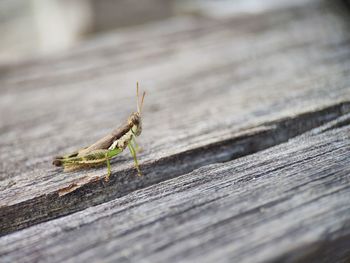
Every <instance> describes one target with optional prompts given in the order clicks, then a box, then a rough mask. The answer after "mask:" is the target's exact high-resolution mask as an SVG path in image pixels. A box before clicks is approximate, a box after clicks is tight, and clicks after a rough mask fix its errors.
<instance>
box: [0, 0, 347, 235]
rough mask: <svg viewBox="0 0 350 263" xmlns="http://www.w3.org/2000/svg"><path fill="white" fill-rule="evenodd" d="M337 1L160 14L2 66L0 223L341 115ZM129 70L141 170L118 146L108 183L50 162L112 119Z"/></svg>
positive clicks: (343, 71)
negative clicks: (218, 15)
mask: <svg viewBox="0 0 350 263" xmlns="http://www.w3.org/2000/svg"><path fill="white" fill-rule="evenodd" d="M337 7H338V6H337V5H335V3H334V2H332V3H328V2H323V1H306V3H305V5H298V6H296V7H293V6H289V7H288V8H280V9H278V10H274V11H271V12H265V13H263V14H251V15H245V16H241V15H240V16H235V17H232V18H229V19H218V20H215V19H207V18H205V17H199V18H186V17H181V18H174V19H170V20H168V21H167V22H164V23H161V24H152V25H149V26H142V27H135V28H133V29H129V30H120V31H116V32H114V33H111V34H109V35H103V36H100V37H99V38H97V39H93V40H91V41H88V42H87V43H82V44H81V45H79V46H78V47H77V48H76V49H75V50H73V51H71V52H68V53H66V54H61V55H57V56H55V57H51V58H46V59H37V60H33V61H28V62H27V63H23V64H14V65H6V66H5V65H4V66H2V67H1V69H0V72H1V73H0V74H1V75H0V119H1V124H0V179H1V181H0V233H1V234H2V235H4V234H6V233H9V232H12V231H15V230H17V229H21V228H24V227H27V226H30V225H33V224H36V223H38V222H43V221H46V220H49V219H52V218H55V217H58V216H62V215H66V214H69V213H72V212H74V211H79V210H82V209H84V208H87V207H90V206H92V205H96V204H100V203H103V202H105V201H108V200H112V199H114V198H116V197H120V196H123V195H125V194H128V193H130V192H131V191H134V190H136V189H139V188H143V187H146V186H150V185H152V184H155V183H158V182H161V181H164V180H168V179H170V178H174V177H177V176H180V175H183V174H184V173H188V172H190V171H192V170H194V169H196V168H198V167H201V166H203V165H207V164H210V163H215V162H223V161H228V160H231V159H234V158H237V157H240V156H242V155H245V154H251V153H253V152H256V151H259V150H262V149H265V148H266V147H270V146H272V145H275V144H278V143H281V142H283V141H286V140H288V139H289V138H290V137H293V136H296V135H298V134H300V133H302V132H305V131H306V130H308V129H311V128H313V127H316V126H318V125H321V124H322V123H325V122H327V121H330V120H332V119H335V118H337V117H339V116H341V115H343V114H345V113H347V112H348V111H349V103H348V102H349V101H350V89H349V83H350V82H349V71H350V63H349V59H350V52H349V49H348V41H349V39H350V36H349V35H350V31H349V30H348V29H349V21H348V18H347V16H346V15H343V14H341V13H340V12H338V11H339V8H337ZM137 80H138V81H140V83H141V88H142V89H145V90H147V92H148V94H147V97H146V99H145V108H144V116H143V117H144V121H143V124H144V131H143V134H142V135H141V137H140V144H141V145H142V147H143V149H144V151H143V152H142V153H141V154H140V163H141V169H142V170H143V171H144V174H145V176H144V177H142V178H139V177H137V176H136V171H135V170H134V169H133V164H132V158H131V157H129V155H128V153H123V154H122V155H121V156H120V158H117V159H115V160H114V161H113V162H112V178H111V180H110V183H109V184H105V183H104V182H103V180H102V179H103V177H104V175H105V174H106V169H105V168H100V169H92V170H84V171H79V172H74V173H62V171H61V170H59V169H56V168H55V167H53V166H52V165H51V161H52V157H53V156H56V155H60V154H64V153H68V152H71V151H74V150H76V149H78V148H81V147H84V146H87V145H89V144H91V143H92V142H94V141H96V140H97V139H99V138H100V137H102V136H103V135H105V134H106V133H107V132H109V131H110V130H112V129H113V128H114V127H115V126H117V125H118V124H119V123H121V122H123V121H125V119H126V118H127V116H128V115H129V113H130V112H132V111H134V110H135V108H136V102H135V84H136V81H137ZM305 116H307V117H305ZM304 117H305V118H304ZM233 146H235V147H233Z"/></svg>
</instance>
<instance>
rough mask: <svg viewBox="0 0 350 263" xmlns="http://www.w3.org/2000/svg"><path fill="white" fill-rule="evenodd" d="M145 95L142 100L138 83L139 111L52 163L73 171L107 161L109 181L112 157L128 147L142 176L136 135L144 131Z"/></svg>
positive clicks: (56, 158)
mask: <svg viewBox="0 0 350 263" xmlns="http://www.w3.org/2000/svg"><path fill="white" fill-rule="evenodd" d="M145 95H146V93H145V92H143V95H142V98H141V100H140V97H139V84H138V83H137V84H136V102H137V104H136V105H137V112H133V113H132V114H131V115H130V116H129V118H128V120H127V122H126V123H124V124H123V125H121V126H120V127H118V128H117V129H115V130H113V131H112V132H111V133H109V134H107V135H106V136H105V137H103V138H101V139H100V140H98V141H97V142H95V143H94V144H92V145H90V146H88V147H85V148H82V149H80V150H77V151H75V152H73V153H71V154H68V155H64V156H57V157H55V158H54V160H53V162H52V164H53V165H56V166H62V167H63V168H64V170H65V171H72V170H76V169H81V168H88V167H95V166H99V165H102V164H104V163H106V164H107V176H106V177H105V180H106V181H108V180H109V177H110V175H111V164H110V159H111V158H113V157H115V156H117V155H118V154H119V153H121V152H122V151H123V150H124V149H125V148H126V147H128V148H129V151H130V153H131V155H132V157H133V158H134V162H135V168H136V170H137V173H138V175H140V176H141V170H140V167H139V164H138V161H137V157H136V152H137V151H138V145H137V143H136V137H137V136H139V135H140V134H141V132H142V120H141V112H142V106H143V100H144V98H145Z"/></svg>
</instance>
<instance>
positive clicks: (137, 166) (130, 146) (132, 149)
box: [128, 142, 142, 176]
mask: <svg viewBox="0 0 350 263" xmlns="http://www.w3.org/2000/svg"><path fill="white" fill-rule="evenodd" d="M128 148H129V150H130V153H131V155H132V157H134V162H135V167H136V169H137V173H138V175H139V176H141V175H142V174H141V170H140V167H139V163H138V161H137V157H136V151H135V149H134V147H133V146H132V144H131V142H129V143H128Z"/></svg>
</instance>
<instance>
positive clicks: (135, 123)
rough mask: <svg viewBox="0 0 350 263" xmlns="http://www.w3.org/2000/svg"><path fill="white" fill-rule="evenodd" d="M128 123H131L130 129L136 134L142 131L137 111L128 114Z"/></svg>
mask: <svg viewBox="0 0 350 263" xmlns="http://www.w3.org/2000/svg"><path fill="white" fill-rule="evenodd" d="M128 123H129V124H130V125H132V127H131V131H132V133H133V134H135V135H136V136H139V135H140V134H141V132H142V122H141V116H140V113H139V112H134V113H132V114H131V115H130V117H129V119H128Z"/></svg>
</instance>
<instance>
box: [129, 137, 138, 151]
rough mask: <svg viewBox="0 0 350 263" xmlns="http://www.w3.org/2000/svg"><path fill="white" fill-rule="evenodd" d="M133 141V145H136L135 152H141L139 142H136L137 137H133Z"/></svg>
mask: <svg viewBox="0 0 350 263" xmlns="http://www.w3.org/2000/svg"><path fill="white" fill-rule="evenodd" d="M131 141H132V143H133V144H134V150H135V152H139V150H140V148H139V145H138V144H137V142H136V139H135V136H132V138H131Z"/></svg>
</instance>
